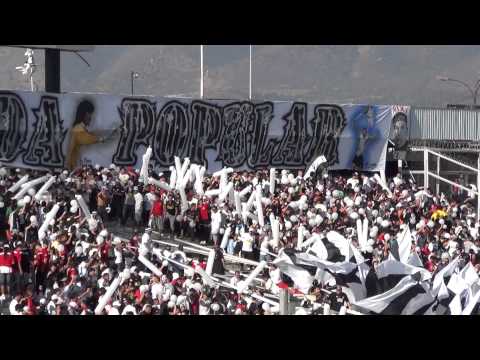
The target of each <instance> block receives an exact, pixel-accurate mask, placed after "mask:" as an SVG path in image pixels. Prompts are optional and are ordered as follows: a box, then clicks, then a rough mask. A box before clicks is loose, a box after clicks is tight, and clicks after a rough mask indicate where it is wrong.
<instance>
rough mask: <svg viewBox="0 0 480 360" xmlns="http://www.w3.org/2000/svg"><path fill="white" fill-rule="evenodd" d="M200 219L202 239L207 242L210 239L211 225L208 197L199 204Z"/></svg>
mask: <svg viewBox="0 0 480 360" xmlns="http://www.w3.org/2000/svg"><path fill="white" fill-rule="evenodd" d="M198 218H199V220H200V226H199V230H200V239H201V240H203V241H207V239H209V238H210V231H209V230H208V228H209V225H210V206H209V204H208V201H207V198H206V197H203V199H202V201H201V202H200V203H199V204H198Z"/></svg>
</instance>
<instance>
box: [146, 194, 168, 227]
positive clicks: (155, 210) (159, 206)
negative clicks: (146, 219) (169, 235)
mask: <svg viewBox="0 0 480 360" xmlns="http://www.w3.org/2000/svg"><path fill="white" fill-rule="evenodd" d="M164 215H165V210H164V208H163V201H162V197H161V196H158V197H157V199H156V200H155V201H154V202H153V206H152V210H151V213H150V217H151V219H152V228H153V229H155V230H156V231H158V232H160V233H161V234H162V235H163V223H164Z"/></svg>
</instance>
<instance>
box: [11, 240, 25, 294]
mask: <svg viewBox="0 0 480 360" xmlns="http://www.w3.org/2000/svg"><path fill="white" fill-rule="evenodd" d="M13 259H14V262H13V282H14V285H13V287H14V289H15V291H16V292H17V293H18V292H21V291H22V290H23V282H22V278H23V269H22V243H21V242H20V241H18V242H17V244H16V246H15V250H13Z"/></svg>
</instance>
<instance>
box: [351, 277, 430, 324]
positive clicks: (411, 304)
mask: <svg viewBox="0 0 480 360" xmlns="http://www.w3.org/2000/svg"><path fill="white" fill-rule="evenodd" d="M434 301H435V299H434V297H433V296H432V294H431V292H430V290H429V287H428V285H427V284H426V283H425V282H419V281H418V280H417V279H414V278H413V277H412V276H406V277H404V278H403V279H401V280H400V282H399V283H398V284H397V285H396V286H395V287H394V288H393V289H390V290H389V291H387V292H384V293H383V294H380V295H376V296H373V297H369V298H366V299H363V300H360V301H357V302H355V303H354V304H355V305H356V306H357V307H359V308H361V309H364V310H367V311H370V312H372V313H375V314H381V315H420V314H423V313H425V312H426V311H427V309H428V308H429V307H430V306H431V304H432V303H433V302H434Z"/></svg>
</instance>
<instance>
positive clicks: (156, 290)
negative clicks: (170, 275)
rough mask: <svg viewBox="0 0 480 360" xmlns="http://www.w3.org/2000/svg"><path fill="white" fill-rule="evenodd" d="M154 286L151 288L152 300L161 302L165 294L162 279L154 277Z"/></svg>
mask: <svg viewBox="0 0 480 360" xmlns="http://www.w3.org/2000/svg"><path fill="white" fill-rule="evenodd" d="M152 281H153V284H152V288H151V290H150V291H151V293H152V298H153V299H158V300H161V299H162V296H163V292H164V286H163V284H162V283H161V282H160V279H159V278H158V277H157V276H154V277H153V280H152Z"/></svg>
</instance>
